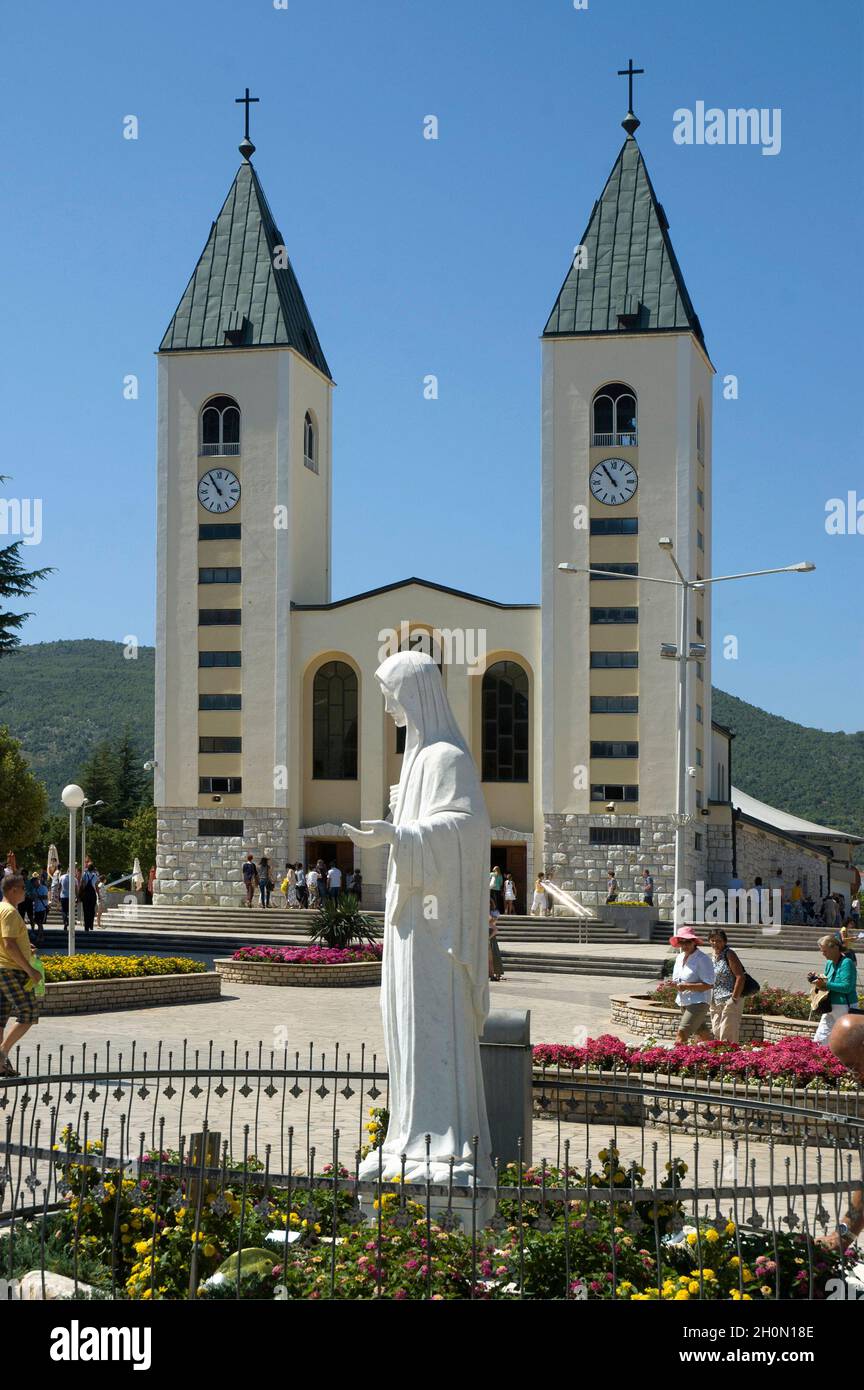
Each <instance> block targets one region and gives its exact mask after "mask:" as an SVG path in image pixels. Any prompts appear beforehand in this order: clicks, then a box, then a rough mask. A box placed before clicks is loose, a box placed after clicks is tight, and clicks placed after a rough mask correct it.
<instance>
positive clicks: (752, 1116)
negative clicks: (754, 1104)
mask: <svg viewBox="0 0 864 1390" xmlns="http://www.w3.org/2000/svg"><path fill="white" fill-rule="evenodd" d="M565 1080H567V1081H570V1082H571V1084H570V1085H567V1086H565V1085H563V1084H560V1083H559V1081H558V1079H557V1072H556V1069H555V1068H554V1067H547V1068H546V1069H545V1070H544V1069H542V1068H537V1069H535V1071H534V1115H535V1117H536V1118H537V1119H541V1120H556V1121H557V1120H559V1119H560V1120H564V1121H569V1122H570V1123H571V1124H591V1125H596V1126H598V1127H602V1126H606V1127H609V1126H619V1127H621V1128H625V1127H627V1126H631V1125H633V1126H638V1127H639V1128H643V1129H644V1128H652V1129H658V1130H661V1131H663V1132H665V1133H666V1135H667V1136H671V1134H672V1133H682V1134H697V1135H700V1136H702V1137H703V1138H704V1137H705V1136H706V1135H717V1134H720V1133H723V1134H724V1135H725V1136H726V1137H727V1138H731V1139H739V1138H743V1137H745V1136H746V1137H747V1138H748V1139H749V1140H751V1141H753V1140H756V1141H764V1142H767V1141H769V1140H774V1141H775V1142H779V1143H787V1144H788V1143H789V1142H791V1141H793V1140H794V1141H796V1142H798V1143H802V1144H808V1143H809V1144H820V1143H821V1144H824V1143H825V1142H826V1140H827V1141H828V1142H831V1141H836V1142H837V1143H839V1144H840V1145H841V1146H847V1145H848V1146H851V1147H853V1148H856V1149H857V1147H858V1145H859V1143H860V1141H861V1135H860V1130H859V1129H858V1128H857V1127H856V1128H855V1129H852V1130H850V1129H849V1128H848V1127H847V1125H845V1124H844V1122H843V1121H844V1118H845V1117H847V1116H848V1117H849V1118H854V1119H857V1120H861V1119H864V1103H862V1096H861V1093H860V1092H859V1091H857V1090H852V1091H838V1090H830V1089H829V1088H827V1087H825V1086H820V1087H819V1088H818V1090H807V1089H806V1088H805V1087H797V1086H792V1085H789V1084H788V1083H787V1084H785V1085H776V1086H771V1085H768V1084H765V1083H761V1082H759V1081H750V1082H747V1083H745V1082H744V1080H743V1078H742V1077H740V1076H729V1077H726V1078H725V1079H723V1078H718V1077H714V1078H712V1079H710V1080H708V1079H707V1078H702V1077H694V1076H678V1075H675V1074H672V1075H669V1074H667V1073H664V1072H644V1073H640V1072H639V1071H638V1070H637V1069H635V1068H634V1070H633V1071H632V1072H628V1071H626V1070H622V1071H619V1072H617V1073H615V1072H612V1071H605V1072H600V1071H596V1072H585V1071H579V1072H576V1073H575V1075H574V1074H571V1073H569V1072H567V1071H566V1070H562V1072H561V1082H564V1081H565ZM573 1083H575V1084H573ZM694 1097H698V1099H697V1098H694ZM745 1101H758V1102H766V1101H767V1102H772V1103H773V1105H774V1107H776V1108H775V1109H773V1110H771V1111H762V1112H760V1111H759V1110H758V1109H749V1108H748V1107H747V1106H746V1105H745V1104H744V1102H745ZM781 1107H797V1109H798V1110H799V1111H800V1110H803V1111H805V1112H806V1113H805V1114H793V1113H792V1112H791V1110H790V1109H785V1108H781ZM610 1132H611V1131H610Z"/></svg>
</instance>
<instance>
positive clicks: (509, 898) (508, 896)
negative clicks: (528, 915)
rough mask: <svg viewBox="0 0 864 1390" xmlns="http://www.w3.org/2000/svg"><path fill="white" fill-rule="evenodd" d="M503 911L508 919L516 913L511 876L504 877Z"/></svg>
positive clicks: (514, 889) (513, 885)
mask: <svg viewBox="0 0 864 1390" xmlns="http://www.w3.org/2000/svg"><path fill="white" fill-rule="evenodd" d="M504 911H505V913H506V914H507V916H508V917H511V916H512V915H513V913H514V912H515V911H516V884H515V883H514V882H513V875H512V874H505V875H504Z"/></svg>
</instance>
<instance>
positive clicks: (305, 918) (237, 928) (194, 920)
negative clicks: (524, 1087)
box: [102, 904, 636, 946]
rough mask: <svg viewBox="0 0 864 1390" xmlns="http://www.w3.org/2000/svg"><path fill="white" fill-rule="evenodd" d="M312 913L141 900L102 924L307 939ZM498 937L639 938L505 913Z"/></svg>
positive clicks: (591, 922)
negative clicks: (153, 903) (158, 903)
mask: <svg viewBox="0 0 864 1390" xmlns="http://www.w3.org/2000/svg"><path fill="white" fill-rule="evenodd" d="M366 915H367V916H369V917H371V918H372V920H373V922H374V923H375V924H376V927H377V928H378V930H381V929H383V922H384V914H383V913H382V912H368V913H367V914H366ZM312 916H313V914H312V912H310V911H308V910H306V909H304V908H285V907H270V908H267V909H264V908H261V907H258V906H255V907H252V908H245V907H236V908H235V907H193V906H186V905H184V904H177V905H174V904H172V905H170V906H167V907H162V906H159V907H145V906H141V905H138V906H136V905H134V904H133V905H131V906H128V907H127V906H123V905H121V906H118V907H112V908H109V910H108V911H107V912H106V913H105V914H104V915H103V918H102V922H103V925H104V926H105V927H107V928H110V929H111V930H119V931H128V930H129V929H130V928H138V929H142V928H143V929H146V930H148V931H153V932H157V931H165V932H192V933H197V932H206V933H211V934H212V933H213V932H230V933H236V934H237V935H240V936H245V937H260V936H262V935H263V936H267V937H268V938H269V937H272V936H276V935H277V934H278V935H280V936H285V937H286V939H287V938H291V939H295V938H296V939H297V940H303V939H305V936H306V933H307V931H308V928H309V925H310V923H311V920H312ZM498 939H499V941H500V942H502V943H504V942H507V941H524V942H531V941H536V942H543V943H545V944H549V943H555V942H560V943H561V944H562V945H579V946H586V945H588V944H589V943H590V944H595V943H604V942H605V943H608V944H610V945H614V944H616V943H618V944H620V945H629V944H630V943H631V942H633V941H635V940H636V938H635V937H634V936H633V935H632V934H631V933H630V932H627V931H625V930H624V929H623V928H621V927H616V926H611V925H610V924H609V923H607V922H601V921H599V920H598V919H595V918H591V919H588V918H582V917H527V916H524V917H523V916H516V915H514V916H512V917H500V918H499V920H498Z"/></svg>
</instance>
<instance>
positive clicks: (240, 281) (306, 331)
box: [159, 160, 330, 377]
mask: <svg viewBox="0 0 864 1390" xmlns="http://www.w3.org/2000/svg"><path fill="white" fill-rule="evenodd" d="M274 261H275V262H276V265H275V266H274ZM237 347H292V348H295V349H296V351H297V352H299V353H300V355H301V356H302V357H305V358H306V360H307V361H308V362H311V363H312V365H313V366H315V367H317V368H318V369H319V371H322V372H323V373H324V375H325V376H327V377H329V376H330V368H329V367H328V366H327V360H326V358H325V356H324V353H323V352H322V350H321V344H320V343H319V341H318V334H317V333H316V332H315V325H314V324H313V322H312V318H311V315H310V313H309V310H308V309H307V307H306V301H305V299H304V298H303V293H302V291H301V289H300V286H299V284H298V283H297V277H296V276H295V274H294V271H293V269H292V268H291V264H290V262H289V261H288V257H287V253H286V251H285V245H284V241H283V239H282V236H281V235H280V233H279V229H278V228H277V226H276V223H275V221H274V220H273V214H272V213H271V211H270V208H269V207H268V205H267V199H266V198H265V197H264V190H263V189H262V187H261V184H260V183H259V181H258V175H257V174H256V173H255V170H254V169H253V167H252V165H251V164H250V163H249V161H248V160H244V162H243V163H242V164H241V165H240V168H239V169H238V170H237V176H236V178H235V179H234V182H233V184H232V185H231V189H230V192H229V194H228V197H227V198H226V199H225V202H224V204H223V206H222V211H221V212H220V213H219V216H218V217H217V218H216V221H215V222H214V223H213V225H212V227H211V228H210V235H209V237H208V238H207V245H206V246H205V247H204V250H203V251H202V252H201V255H200V257H199V260H198V264H197V265H196V267H195V271H194V273H193V275H192V279H191V280H190V281H189V284H188V285H187V286H186V290H185V292H184V294H183V298H182V299H181V300H180V303H179V304H178V306H177V310H176V312H175V314H174V317H173V318H172V320H171V322H170V323H169V325H168V328H167V330H166V332H165V336H164V338H163V339H162V342H161V343H160V345H159V351H160V352H184V351H190V350H194V349H196V348H237Z"/></svg>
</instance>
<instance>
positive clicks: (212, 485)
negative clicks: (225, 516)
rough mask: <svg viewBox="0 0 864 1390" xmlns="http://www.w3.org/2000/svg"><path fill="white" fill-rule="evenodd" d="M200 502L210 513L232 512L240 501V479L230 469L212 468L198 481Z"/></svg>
mask: <svg viewBox="0 0 864 1390" xmlns="http://www.w3.org/2000/svg"><path fill="white" fill-rule="evenodd" d="M198 501H199V502H200V503H201V506H202V507H204V508H205V510H206V511H208V512H230V510H231V508H232V507H236V506H237V503H238V502H239V501H240V479H239V478H238V477H237V474H236V473H232V472H231V469H230V468H211V469H209V470H208V471H207V472H206V473H205V474H204V476H203V477H202V478H199V480H198Z"/></svg>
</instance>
